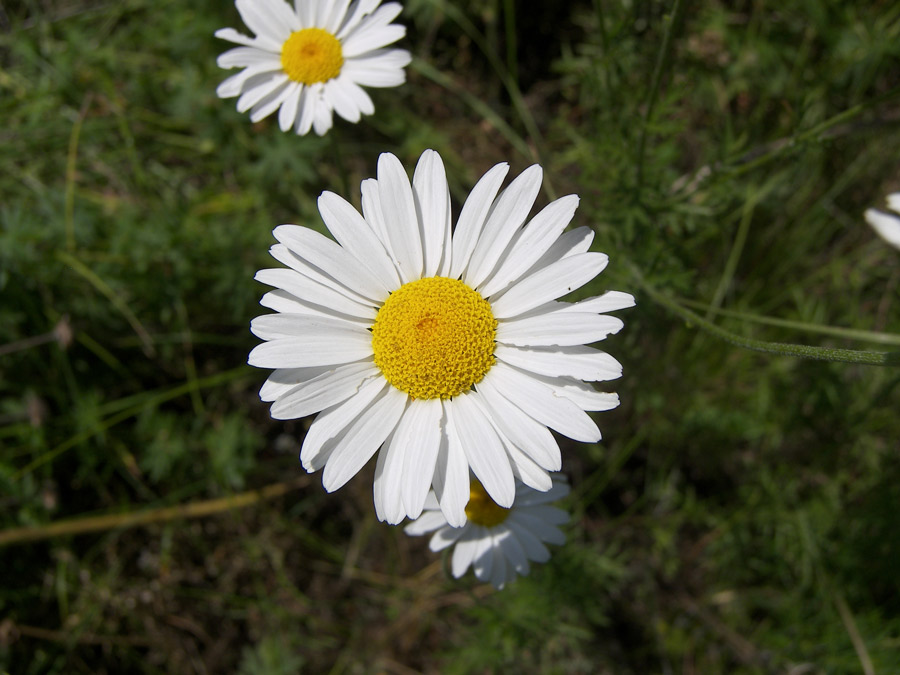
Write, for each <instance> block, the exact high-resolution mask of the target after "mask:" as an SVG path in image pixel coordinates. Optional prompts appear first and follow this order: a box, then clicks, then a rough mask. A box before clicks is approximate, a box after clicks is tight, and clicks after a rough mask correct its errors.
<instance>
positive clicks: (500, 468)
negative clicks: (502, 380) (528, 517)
mask: <svg viewBox="0 0 900 675" xmlns="http://www.w3.org/2000/svg"><path fill="white" fill-rule="evenodd" d="M447 407H448V409H449V410H450V411H451V412H452V414H451V415H450V419H451V420H453V424H454V426H455V428H456V433H457V434H458V436H459V440H460V443H461V445H462V447H463V450H464V451H465V453H466V459H467V460H468V462H469V466H470V467H471V469H472V473H474V474H475V477H476V478H478V480H479V481H481V484H482V485H483V486H484V489H485V491H486V492H487V493H488V494H489V495H490V496H491V499H493V500H494V501H495V502H496V503H497V504H498V505H499V506H502V507H504V508H509V507H510V506H512V503H513V499H515V496H516V485H515V480H514V479H513V474H512V468H511V467H510V465H509V458H508V457H507V455H506V452H505V451H504V449H503V445H502V444H501V443H500V438H499V437H498V436H497V432H496V431H494V428H493V426H491V423H490V421H489V420H488V417H487V414H486V413H485V412H484V408H482V406H481V404H480V402H479V400H478V397H477V396H474V395H469V394H462V395H461V396H457V397H456V398H454V399H452V400H451V401H449V405H448V406H447Z"/></svg>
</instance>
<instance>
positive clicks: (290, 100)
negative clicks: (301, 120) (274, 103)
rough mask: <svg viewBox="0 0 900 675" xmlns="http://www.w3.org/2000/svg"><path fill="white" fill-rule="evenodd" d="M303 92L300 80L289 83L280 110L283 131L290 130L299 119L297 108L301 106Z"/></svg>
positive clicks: (279, 120) (279, 119)
mask: <svg viewBox="0 0 900 675" xmlns="http://www.w3.org/2000/svg"><path fill="white" fill-rule="evenodd" d="M302 93H303V85H302V84H300V83H299V82H291V83H290V84H288V91H286V92H285V97H284V103H282V104H281V109H280V110H279V111H278V127H279V128H280V129H281V130H282V131H287V130H289V129H290V128H291V127H292V126H294V122H295V121H296V120H297V108H298V107H299V106H300V95H301V94H302Z"/></svg>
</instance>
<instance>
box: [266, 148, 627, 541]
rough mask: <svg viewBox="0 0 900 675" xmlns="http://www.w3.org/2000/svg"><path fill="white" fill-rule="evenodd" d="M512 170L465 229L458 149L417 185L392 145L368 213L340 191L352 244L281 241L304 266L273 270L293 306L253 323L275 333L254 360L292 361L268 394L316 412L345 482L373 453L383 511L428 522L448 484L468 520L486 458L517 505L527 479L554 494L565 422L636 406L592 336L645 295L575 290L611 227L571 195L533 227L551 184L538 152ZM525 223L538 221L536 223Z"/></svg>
mask: <svg viewBox="0 0 900 675" xmlns="http://www.w3.org/2000/svg"><path fill="white" fill-rule="evenodd" d="M507 171H508V166H507V165H506V164H505V163H504V164H498V165H497V166H495V167H493V168H492V169H491V170H490V171H488V172H487V173H486V174H485V175H484V176H483V177H482V178H481V179H480V180H479V181H478V183H477V184H476V185H475V187H474V188H473V189H472V192H471V194H470V195H469V196H468V198H467V199H466V201H465V204H464V205H463V207H462V211H461V213H460V214H459V218H458V219H457V221H456V226H455V228H453V229H451V222H452V219H451V214H450V194H449V190H448V186H447V178H446V176H445V173H444V166H443V163H442V161H441V158H440V156H439V155H438V154H437V153H436V152H434V151H432V150H426V151H425V152H424V153H423V154H422V156H421V158H420V159H419V162H418V165H417V166H416V170H415V175H414V176H413V179H412V183H410V180H409V178H408V176H407V174H406V171H405V170H404V168H403V166H402V165H401V164H400V161H399V160H398V159H397V158H396V157H394V156H393V155H391V154H388V153H385V154H383V155H381V156H380V157H379V159H378V168H377V180H376V179H371V178H370V179H367V180H364V181H363V182H362V214H360V213H359V212H358V211H357V210H356V209H355V208H354V207H353V206H351V205H350V204H349V203H348V202H347V201H345V200H344V199H342V198H341V197H339V196H338V195H336V194H334V193H331V192H324V193H323V194H322V195H321V196H320V197H319V201H318V206H319V212H320V213H321V216H322V219H323V220H324V223H325V226H326V227H327V228H328V230H329V231H330V232H331V234H332V235H333V236H334V239H335V240H337V241H334V240H332V239H330V238H328V237H326V236H324V235H322V234H320V233H318V232H316V231H315V230H312V229H310V228H306V227H300V226H297V225H281V226H279V227H277V228H275V230H274V235H275V238H276V239H277V240H278V241H279V242H280V243H279V244H276V245H275V246H273V247H272V248H271V249H270V252H271V254H272V256H273V257H274V258H275V259H276V260H278V261H279V262H280V263H282V264H284V265H286V266H287V268H279V269H265V270H261V271H260V272H258V273H257V275H256V277H255V278H256V279H257V280H258V281H260V282H262V283H264V284H267V285H269V286H273V287H275V289H276V290H274V291H271V292H269V293H266V294H265V295H264V296H263V298H262V300H261V301H260V304H262V305H263V306H264V307H268V308H270V309H273V310H275V311H276V313H275V314H267V315H264V316H260V317H257V318H256V319H254V320H253V322H252V323H251V330H252V331H253V333H254V334H255V335H257V336H258V337H259V338H261V339H263V340H265V342H264V343H262V344H260V345H258V346H257V347H255V348H254V349H253V351H252V352H251V353H250V357H249V363H250V365H253V366H258V367H260V368H275V369H276V370H275V372H273V373H272V374H271V375H270V376H269V378H268V380H267V381H266V383H265V384H264V385H263V387H262V389H261V390H260V397H261V398H262V399H263V400H264V401H271V402H272V407H271V414H272V416H273V417H274V418H276V419H292V418H298V417H304V416H306V415H310V414H313V413H318V416H317V417H316V419H315V420H314V421H313V423H312V425H311V426H310V428H309V431H308V432H307V434H306V436H305V438H304V439H303V445H302V447H301V452H300V460H301V462H302V464H303V466H304V468H306V470H307V471H310V472H312V471H318V470H319V469H324V473H323V477H322V481H323V484H324V486H325V489H326V490H328V491H329V492H330V491H333V490H336V489H338V488H340V487H341V486H342V485H344V484H345V483H346V482H347V481H348V480H349V479H350V478H351V477H352V476H353V475H355V474H356V473H357V472H358V471H359V470H360V469H361V468H362V467H363V466H364V465H365V464H366V463H367V462H368V461H369V459H371V457H372V456H373V455H375V454H376V452H377V453H378V458H377V462H376V466H375V485H374V492H375V508H376V512H377V514H378V517H379V518H380V519H381V520H386V521H388V522H390V523H398V522H400V521H401V520H402V519H403V517H404V516H408V517H410V518H415V517H417V516H418V515H419V514H420V513H421V512H422V508H423V506H424V504H425V497H426V495H427V494H428V490H429V488H430V487H432V486H433V487H434V492H435V494H436V498H437V500H438V503H439V504H440V506H441V509H442V512H443V513H444V515H445V516H446V518H447V521H448V522H449V523H450V524H451V525H454V526H459V525H462V524H463V523H464V522H465V519H466V516H465V508H466V504H467V503H468V501H469V470H470V469H471V471H472V472H473V473H474V475H475V477H476V478H477V479H478V480H479V481H481V483H482V484H483V485H484V488H485V490H486V491H487V493H488V494H489V495H490V496H491V498H492V499H493V500H494V501H495V502H496V503H497V504H499V505H500V506H502V507H509V506H511V505H512V503H513V499H514V497H515V493H516V489H515V478H519V479H520V480H521V481H522V482H523V483H525V484H526V485H528V486H529V487H532V488H534V489H536V490H542V491H543V490H549V489H550V487H551V484H552V481H551V479H550V475H549V473H548V472H550V471H557V470H558V469H559V468H560V466H561V457H560V449H559V446H558V444H557V442H556V440H555V438H554V437H553V435H552V434H551V433H550V431H549V429H548V427H549V428H550V429H554V430H555V431H557V432H559V433H561V434H563V435H565V436H568V437H570V438H573V439H575V440H577V441H584V442H595V441H597V440H599V439H600V431H599V430H598V428H597V425H596V424H595V423H594V420H593V419H592V418H591V417H590V416H589V415H588V414H587V413H586V412H585V411H588V410H591V411H594V410H609V409H611V408H614V407H616V406H617V405H618V404H619V398H618V396H617V395H616V394H614V393H605V392H600V391H596V390H595V389H594V388H593V386H591V385H590V384H588V382H592V381H602V380H611V379H615V378H617V377H619V376H621V374H622V367H621V365H620V364H619V363H618V362H617V361H616V360H615V359H614V358H613V357H612V356H610V355H609V354H607V353H605V352H603V351H600V350H598V349H594V348H592V347H587V346H585V345H586V344H587V343H591V342H595V341H597V340H602V339H604V338H605V337H606V336H607V335H609V334H610V333H616V332H618V331H619V330H620V329H621V328H622V321H621V320H619V319H618V318H616V317H613V316H607V315H605V314H603V312H608V311H610V310H616V309H621V308H623V307H630V306H631V305H633V304H634V298H632V296H631V295H629V294H627V293H621V292H617V291H609V292H607V293H605V294H603V295H601V296H599V297H593V298H589V299H586V300H582V301H580V302H575V303H570V302H559V301H558V300H557V298H559V297H561V296H563V295H565V294H567V293H569V292H570V291H573V290H575V289H577V288H579V287H580V286H582V285H584V284H586V283H587V282H588V281H590V280H591V279H593V278H594V277H595V276H596V275H597V274H599V273H600V272H601V271H602V270H603V269H604V268H605V267H606V264H607V261H608V259H607V256H606V255H604V254H603V253H592V252H589V251H588V248H589V247H590V245H591V242H592V240H593V233H592V231H591V230H590V229H588V228H586V227H579V228H576V229H574V230H572V231H570V232H566V233H563V230H564V229H565V228H566V226H567V225H568V224H569V221H570V220H571V219H572V216H573V215H574V213H575V208H576V207H577V205H578V197H576V196H575V195H569V196H566V197H562V198H560V199H557V200H556V201H554V202H551V203H550V204H548V205H547V206H546V207H545V208H544V209H543V210H541V211H540V212H539V213H538V214H537V215H535V216H534V217H533V218H532V219H531V220H530V221H529V222H528V223H527V224H525V222H526V219H527V217H528V213H529V211H530V210H531V207H532V205H533V204H534V201H535V198H536V197H537V194H538V191H539V189H540V186H541V180H542V172H541V168H540V166H537V165H534V166H532V167H530V168H528V169H526V170H525V171H524V172H523V173H522V174H521V175H519V176H518V177H517V178H516V179H515V180H514V181H512V183H511V184H510V185H509V186H508V187H507V188H506V189H505V190H503V192H502V193H501V192H500V187H501V183H502V182H503V180H504V178H505V176H506V174H507ZM523 225H524V226H523Z"/></svg>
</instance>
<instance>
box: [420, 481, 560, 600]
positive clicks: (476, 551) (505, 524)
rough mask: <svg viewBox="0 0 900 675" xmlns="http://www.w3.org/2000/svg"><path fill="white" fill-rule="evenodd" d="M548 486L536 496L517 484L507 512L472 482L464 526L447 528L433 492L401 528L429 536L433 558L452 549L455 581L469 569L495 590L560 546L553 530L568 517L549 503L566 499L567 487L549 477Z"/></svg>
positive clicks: (452, 567) (557, 536)
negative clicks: (552, 547) (421, 509)
mask: <svg viewBox="0 0 900 675" xmlns="http://www.w3.org/2000/svg"><path fill="white" fill-rule="evenodd" d="M552 478H553V486H552V487H551V488H550V489H549V490H548V491H547V492H537V491H535V490H532V489H531V488H530V487H528V486H527V485H523V484H522V483H517V484H516V503H515V504H513V506H512V508H509V509H504V508H503V507H502V506H498V505H497V503H496V502H494V501H493V500H492V499H491V498H490V497H489V496H488V494H487V492H485V490H484V487H483V486H482V485H481V483H479V482H478V481H477V480H473V481H472V483H471V488H470V492H469V503H468V504H467V505H466V516H467V517H468V521H467V522H466V524H465V525H463V526H462V527H451V526H450V525H449V524H448V523H447V519H446V518H444V514H443V513H441V511H440V507H439V506H438V503H437V499H435V496H434V492H431V493H429V494H428V498H427V499H426V500H425V511H424V513H422V515H421V516H419V518H418V519H417V520H415V521H413V522H412V523H410V524H409V525H407V526H406V527H405V528H404V531H405V532H406V533H407V534H409V535H413V536H418V535H422V534H428V533H429V532H434V535H432V537H431V541H430V542H429V543H428V548H430V549H431V550H432V551H434V552H435V553H437V552H438V551H443V550H444V549H445V548H447V547H449V546H453V547H454V548H453V558H452V561H451V571H452V572H453V577H454V578H456V579H459V578H460V577H461V576H462V575H463V574H465V573H466V570H467V569H469V566H470V565H471V566H472V569H473V570H474V571H475V576H476V577H477V578H478V580H479V581H490V582H491V583H492V584H493V585H494V587H495V588H497V589H501V588H503V587H504V586H505V585H506V584H507V583H509V582H511V581H513V580H514V579H515V578H516V575H517V574H521V575H522V576H525V575H527V574H528V572H529V571H530V565H529V561H532V562H547V560H549V559H550V551H548V550H547V547H546V546H544V543H545V542H546V543H548V544H564V543H565V541H566V536H565V535H564V534H563V533H562V531H561V530H560V529H559V528H558V527H557V525H562V524H563V523H567V522H569V514H568V513H566V512H565V511H563V510H562V509H559V508H557V507H555V506H549V504H550V502H555V501H556V500H558V499H561V498H563V497H565V496H566V495H567V494H569V486H568V485H567V484H566V482H565V477H563V476H562V475H561V474H553V476H552Z"/></svg>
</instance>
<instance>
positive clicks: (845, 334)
mask: <svg viewBox="0 0 900 675" xmlns="http://www.w3.org/2000/svg"><path fill="white" fill-rule="evenodd" d="M676 302H678V303H680V304H682V305H687V306H688V307H693V308H694V309H697V310H703V311H706V312H707V313H708V314H707V318H709V314H720V315H722V316H727V317H730V318H732V319H740V320H742V321H750V322H752V323H761V324H765V325H768V326H777V327H779V328H789V329H791V330H802V331H806V332H808V333H819V334H821V335H830V336H832V337H836V338H841V339H844V340H861V341H863V342H873V343H876V344H882V345H896V346H898V347H900V335H895V334H893V333H879V332H877V331H871V330H860V329H857V328H841V327H840V326H823V325H821V324H817V323H807V322H805V321H793V320H791V319H779V318H777V317H773V316H761V315H759V314H750V313H748V312H737V311H735V310H732V309H721V308H719V307H712V306H710V305H708V304H706V303H705V302H699V301H697V300H688V299H686V298H678V300H676Z"/></svg>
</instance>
